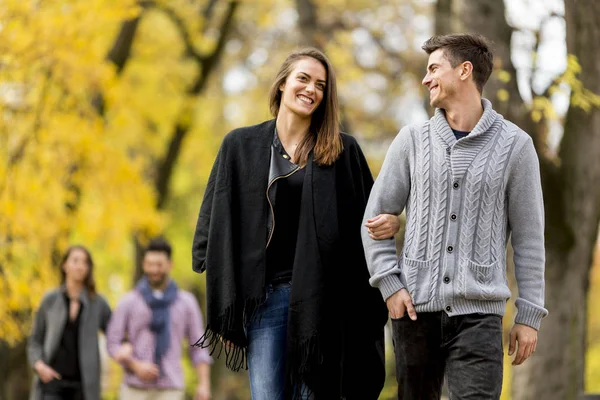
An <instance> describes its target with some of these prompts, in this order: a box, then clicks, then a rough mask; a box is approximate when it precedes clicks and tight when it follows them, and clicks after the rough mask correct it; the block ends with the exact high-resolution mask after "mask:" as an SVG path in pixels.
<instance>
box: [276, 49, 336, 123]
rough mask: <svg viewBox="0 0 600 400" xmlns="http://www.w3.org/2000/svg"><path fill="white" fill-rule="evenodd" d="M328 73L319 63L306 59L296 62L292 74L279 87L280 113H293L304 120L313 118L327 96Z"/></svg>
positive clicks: (312, 59) (309, 58)
mask: <svg viewBox="0 0 600 400" xmlns="http://www.w3.org/2000/svg"><path fill="white" fill-rule="evenodd" d="M326 85H327V72H326V71H325V67H323V64H321V63H320V62H319V61H317V60H315V59H314V58H311V57H306V58H303V59H300V60H298V61H296V63H295V64H294V68H293V69H292V72H291V73H290V74H289V75H288V77H287V79H286V80H285V82H284V83H283V84H282V85H281V86H280V87H279V90H281V104H280V107H279V112H280V113H281V112H282V111H283V112H287V111H289V112H292V113H294V114H296V115H298V116H299V117H302V118H311V116H312V114H313V113H314V112H315V110H316V109H317V107H319V104H321V101H323V96H324V95H325V89H326Z"/></svg>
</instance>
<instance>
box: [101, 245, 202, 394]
mask: <svg viewBox="0 0 600 400" xmlns="http://www.w3.org/2000/svg"><path fill="white" fill-rule="evenodd" d="M142 265H143V270H144V277H142V279H140V281H139V282H138V284H137V285H136V287H135V289H134V290H132V291H130V292H129V293H127V294H126V295H125V296H124V297H123V299H122V300H121V301H120V303H119V305H118V306H117V308H116V309H115V311H114V313H113V315H112V318H111V321H110V323H109V326H108V329H107V332H106V337H107V346H108V353H109V354H110V355H111V357H113V358H115V360H117V361H118V362H119V363H121V365H123V366H124V368H125V372H126V377H125V382H124V383H123V385H122V387H121V394H120V398H121V399H122V400H177V399H179V400H183V399H184V395H185V390H184V389H185V382H184V377H183V370H182V366H181V357H182V354H181V352H182V341H183V339H184V338H186V339H187V341H188V344H189V346H188V349H189V355H190V358H191V360H192V363H193V364H194V365H195V367H196V371H197V375H198V384H197V387H196V391H195V393H194V400H207V399H209V398H210V396H211V392H210V364H211V363H212V359H211V358H210V356H209V354H208V351H207V350H206V349H201V348H198V347H192V346H191V345H192V344H193V343H195V342H196V340H197V339H198V338H199V337H201V336H202V334H203V333H204V327H203V322H202V314H201V312H200V308H199V307H198V302H197V301H196V299H195V298H194V296H193V295H192V294H191V293H189V292H186V291H184V290H181V289H179V288H178V287H177V285H176V284H175V282H174V281H173V280H172V279H171V278H170V276H169V273H170V271H171V268H172V261H171V246H170V245H169V243H168V242H166V241H165V240H163V239H154V240H152V241H151V242H150V244H149V245H148V247H147V248H146V249H145V251H144V259H143V264H142ZM124 341H125V342H126V344H124V345H122V343H123V342H124Z"/></svg>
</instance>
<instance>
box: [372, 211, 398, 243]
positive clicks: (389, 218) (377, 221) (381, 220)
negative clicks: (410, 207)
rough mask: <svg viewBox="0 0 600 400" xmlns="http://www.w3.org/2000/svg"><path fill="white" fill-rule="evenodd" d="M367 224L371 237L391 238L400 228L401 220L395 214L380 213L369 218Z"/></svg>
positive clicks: (377, 238)
mask: <svg viewBox="0 0 600 400" xmlns="http://www.w3.org/2000/svg"><path fill="white" fill-rule="evenodd" d="M365 226H366V227H367V231H368V232H369V236H370V237H371V239H375V240H382V239H390V238H393V237H394V235H395V234H396V233H398V231H399V230H400V220H399V219H398V217H397V216H395V215H391V214H379V215H378V216H376V217H375V218H371V219H369V220H367V223H366V224H365Z"/></svg>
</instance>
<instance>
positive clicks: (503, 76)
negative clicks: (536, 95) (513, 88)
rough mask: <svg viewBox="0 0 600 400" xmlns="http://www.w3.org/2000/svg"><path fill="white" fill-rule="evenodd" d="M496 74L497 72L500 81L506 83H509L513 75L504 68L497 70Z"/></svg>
mask: <svg viewBox="0 0 600 400" xmlns="http://www.w3.org/2000/svg"><path fill="white" fill-rule="evenodd" d="M496 74H497V76H498V80H499V81H500V82H504V83H508V82H510V79H511V75H510V73H509V72H508V71H506V70H503V69H499V70H498V71H497V72H496Z"/></svg>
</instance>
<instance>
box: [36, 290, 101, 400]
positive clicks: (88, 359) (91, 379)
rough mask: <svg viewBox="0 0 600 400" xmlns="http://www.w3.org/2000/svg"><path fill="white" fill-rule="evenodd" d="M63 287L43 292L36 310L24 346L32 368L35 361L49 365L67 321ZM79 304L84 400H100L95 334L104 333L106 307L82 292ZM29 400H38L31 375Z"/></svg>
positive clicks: (39, 389) (98, 357)
mask: <svg viewBox="0 0 600 400" xmlns="http://www.w3.org/2000/svg"><path fill="white" fill-rule="evenodd" d="M65 290H66V289H65V287H64V285H63V286H60V287H59V288H58V289H54V290H52V291H50V292H49V293H47V294H46V295H45V296H44V298H43V299H42V303H41V304H40V308H39V310H38V311H37V313H36V315H35V319H34V323H33V328H32V331H31V336H30V337H29V341H28V343H27V358H28V360H29V365H30V366H31V367H32V368H33V366H34V365H35V363H36V362H37V361H38V360H42V361H43V362H45V363H46V364H50V362H51V360H52V358H53V357H54V355H55V354H56V351H57V350H58V347H59V345H60V340H61V338H62V334H63V329H64V327H65V323H66V321H67V316H68V310H67V304H66V302H65V300H64V298H63V296H64V293H65ZM80 301H81V304H82V306H83V307H82V310H81V316H80V323H79V366H80V369H81V381H82V382H81V383H82V386H83V394H84V398H85V400H100V352H99V349H98V331H99V330H101V331H103V332H104V331H105V330H106V326H107V324H108V320H109V319H110V314H111V311H110V307H109V306H108V303H107V302H106V300H105V299H104V298H103V297H102V296H100V295H98V294H96V295H95V296H94V297H93V298H90V296H89V295H88V292H87V291H86V290H84V291H82V293H81V296H80ZM29 398H30V400H40V399H41V398H42V393H41V387H40V380H39V378H38V376H37V375H35V376H34V379H33V385H32V388H31V394H30V397H29Z"/></svg>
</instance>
